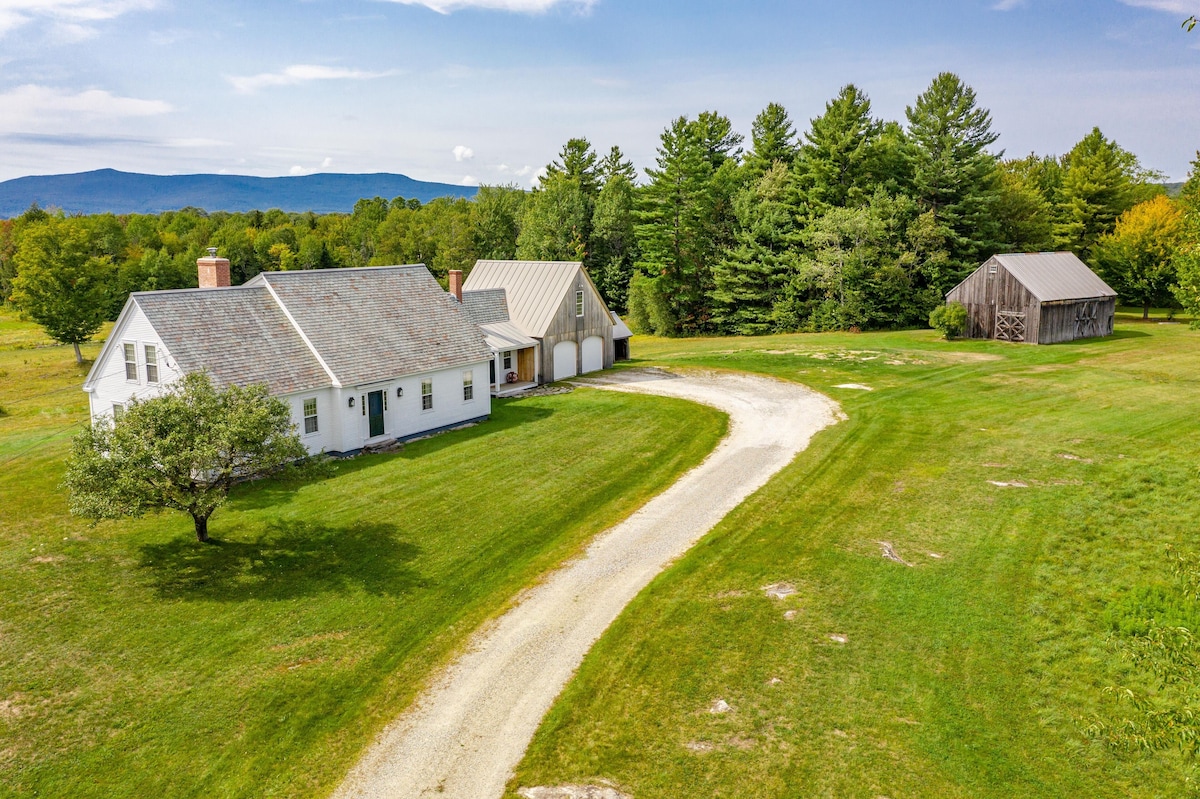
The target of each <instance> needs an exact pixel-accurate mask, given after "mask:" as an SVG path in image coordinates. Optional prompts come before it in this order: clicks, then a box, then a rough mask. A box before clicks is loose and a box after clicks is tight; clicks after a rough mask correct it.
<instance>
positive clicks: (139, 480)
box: [64, 373, 306, 541]
mask: <svg viewBox="0 0 1200 799" xmlns="http://www.w3.org/2000/svg"><path fill="white" fill-rule="evenodd" d="M305 455H306V453H305V449H304V446H303V445H302V444H301V443H300V438H299V436H298V435H297V434H296V430H295V426H294V425H293V424H292V421H291V416H290V413H289V411H288V406H287V405H286V403H284V402H282V401H281V400H278V399H275V398H273V397H271V396H270V395H269V394H268V393H267V389H266V387H265V386H248V387H245V388H240V387H237V386H231V387H229V388H226V389H218V388H216V387H214V386H213V383H212V381H211V380H210V379H209V378H208V376H207V375H205V374H202V373H194V374H189V375H186V376H185V377H184V378H183V379H182V380H180V381H179V382H177V383H176V384H175V385H173V386H171V387H170V388H169V389H168V390H167V392H166V393H165V394H163V395H161V396H158V397H153V398H150V399H144V400H137V399H135V400H133V401H131V402H130V403H129V405H127V406H126V408H125V411H124V413H123V414H122V415H121V417H120V418H119V419H116V420H115V421H114V420H113V419H112V418H111V417H104V418H102V419H100V420H98V421H96V422H95V423H93V424H92V426H91V427H89V428H87V429H85V430H82V431H81V432H80V433H79V435H77V436H76V437H75V440H74V442H73V444H72V450H71V457H70V461H69V463H68V465H67V473H66V477H65V479H64V485H65V486H66V487H67V489H69V490H70V494H71V495H70V509H71V512H72V513H74V514H76V515H78V516H83V517H86V518H89V519H116V518H120V517H125V516H134V517H138V516H142V515H144V514H145V513H147V512H148V511H154V510H161V509H170V510H177V511H182V512H183V513H187V514H189V515H190V516H191V517H192V521H193V524H194V527H195V530H196V538H197V540H199V541H208V520H209V518H210V517H211V516H212V514H213V512H214V511H216V510H217V508H219V507H221V505H222V504H224V502H225V500H226V498H227V497H228V495H229V490H230V488H232V487H233V486H234V484H235V483H237V482H239V481H242V480H248V479H252V478H258V477H263V476H266V475H269V474H273V473H276V472H279V471H281V470H283V469H285V468H287V467H289V466H291V465H293V464H295V463H297V462H298V461H300V460H301V459H303V458H304V457H305Z"/></svg>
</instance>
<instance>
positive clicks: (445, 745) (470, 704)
mask: <svg viewBox="0 0 1200 799" xmlns="http://www.w3.org/2000/svg"><path fill="white" fill-rule="evenodd" d="M581 382H586V383H587V384H588V385H591V386H594V387H597V388H607V389H613V390H619V391H634V392H639V393H646V394H659V395H663V396H669V397H679V398H682V399H688V400H693V401H695V402H700V403H703V404H706V405H711V406H713V407H716V408H719V409H720V410H722V411H724V412H725V413H727V414H729V418H730V425H729V434H728V435H727V436H726V437H725V438H724V439H723V440H722V441H721V443H720V444H719V445H718V446H717V448H716V449H715V450H714V451H713V452H712V454H711V455H709V457H708V458H707V459H705V461H704V462H703V463H701V464H700V465H699V466H697V467H696V468H695V469H693V470H692V471H690V472H688V473H687V474H685V475H683V476H682V477H681V478H680V479H679V480H678V481H677V482H676V483H675V484H674V485H672V486H671V487H670V488H668V489H667V490H666V491H664V492H663V493H662V494H660V495H658V496H657V497H655V498H654V499H652V500H650V501H649V502H648V503H646V505H644V506H643V507H642V508H641V509H640V510H638V511H637V512H635V513H634V514H633V515H632V516H630V517H629V518H628V519H626V520H625V521H624V522H621V523H620V524H618V525H616V526H615V527H612V528H611V529H609V530H606V531H605V532H603V533H601V534H600V535H599V536H597V537H596V539H595V540H594V541H593V542H592V543H591V545H590V546H589V547H588V548H587V550H586V552H585V553H584V554H583V555H582V556H581V557H580V558H578V559H577V560H573V561H571V562H569V563H567V564H565V565H564V566H562V567H561V568H559V569H558V570H557V571H554V572H552V573H551V574H549V575H548V576H547V577H546V579H545V580H544V581H543V582H541V583H539V584H538V585H537V586H535V587H534V588H533V589H531V590H530V591H528V592H527V593H526V594H525V595H524V596H522V597H521V598H520V601H519V604H518V605H517V606H516V607H514V608H513V609H512V610H510V611H509V612H508V613H506V614H505V615H504V616H502V617H500V618H499V619H497V620H496V621H495V622H493V623H491V624H489V625H487V626H486V627H484V628H482V629H480V630H479V631H477V632H476V633H475V635H474V637H473V638H472V640H471V641H470V643H469V644H468V647H467V650H466V652H465V654H463V655H462V656H461V657H459V659H458V660H457V661H456V662H454V663H453V664H451V665H450V666H449V667H448V668H447V669H446V670H445V672H443V673H442V674H441V675H440V676H438V677H437V678H435V679H434V681H433V682H432V684H431V685H430V687H429V688H428V689H427V690H426V691H425V692H424V693H423V694H422V695H421V696H420V697H419V698H418V699H417V701H416V702H415V703H414V704H413V706H412V707H411V708H410V709H409V710H408V711H407V712H406V713H404V714H403V715H402V716H400V718H398V719H397V720H396V721H395V722H393V723H392V724H391V725H389V726H388V728H387V729H385V730H384V731H383V733H382V734H381V735H380V737H379V738H378V739H377V740H376V741H375V743H374V744H372V745H371V747H370V748H369V749H368V750H367V752H366V754H365V755H364V756H363V758H362V759H361V760H360V761H359V763H358V764H357V765H356V766H355V767H354V768H353V769H352V770H351V772H350V774H349V775H348V776H347V777H346V780H345V782H343V783H342V785H341V786H340V787H339V788H338V790H337V791H336V792H335V793H334V796H335V797H339V799H349V797H379V798H380V799H381V798H382V797H388V799H407V798H408V797H443V798H444V799H489V798H490V797H499V796H501V795H502V794H503V792H504V786H505V784H506V783H507V781H508V779H509V777H510V776H511V774H512V770H513V768H514V767H515V766H516V765H517V763H518V762H519V761H520V759H521V757H522V755H523V754H524V752H525V748H526V747H527V746H528V745H529V741H530V740H531V739H532V738H533V734H534V733H535V732H536V731H537V728H538V725H539V724H540V723H541V720H542V717H543V716H544V715H545V714H546V712H547V711H548V710H549V709H550V706H551V704H553V702H554V700H555V698H556V697H557V696H558V694H559V693H560V692H561V691H562V689H563V687H564V686H565V685H566V684H567V681H568V680H569V679H570V678H571V675H572V674H574V672H575V670H576V669H577V668H578V667H579V664H580V662H582V660H583V657H584V655H586V654H587V652H588V649H590V648H591V646H592V644H593V643H594V642H595V641H596V639H597V638H599V637H600V635H601V633H603V632H604V630H605V629H606V628H607V627H608V626H609V624H611V623H612V622H613V621H614V620H615V619H616V618H617V616H618V614H620V612H621V610H622V609H623V608H624V607H625V606H626V605H627V604H628V603H629V602H630V601H631V600H632V599H633V598H634V597H635V596H637V594H638V592H639V591H641V590H642V589H643V588H645V587H646V585H648V584H649V583H650V581H651V580H652V579H654V577H655V576H656V575H657V574H659V572H661V571H662V570H663V569H664V568H666V567H667V566H668V565H670V563H671V562H672V561H674V560H675V559H677V558H678V557H680V556H681V555H683V554H684V553H685V552H687V551H688V549H689V548H690V547H691V546H692V545H693V544H695V543H696V542H697V541H699V540H700V538H701V537H702V536H703V535H704V534H705V533H707V532H708V531H709V530H711V529H712V528H713V527H714V526H715V525H716V524H717V522H719V521H720V520H721V519H722V518H723V517H724V516H725V515H726V514H727V513H729V512H730V511H731V510H733V509H734V508H736V507H737V506H738V505H739V504H741V502H742V501H743V500H744V499H746V497H748V496H749V495H750V494H752V493H753V492H754V491H756V490H757V489H759V488H761V487H762V486H763V485H764V484H765V483H766V482H767V481H768V480H769V479H770V478H771V476H772V475H774V474H775V473H776V472H778V471H779V470H780V469H782V468H783V467H784V466H786V465H787V464H788V463H790V462H791V461H792V459H793V458H794V457H795V456H796V454H797V453H798V452H800V451H801V450H803V449H804V448H805V447H806V446H807V445H808V442H809V439H811V438H812V436H813V435H814V434H815V433H817V432H818V431H820V430H821V429H823V428H824V427H826V426H828V425H831V424H834V423H835V422H837V421H838V420H839V419H840V418H842V416H841V411H840V410H839V408H838V406H837V404H836V403H835V402H833V401H832V400H830V399H829V398H827V397H825V396H823V395H821V394H817V393H816V392H813V391H810V390H809V389H806V388H804V387H803V386H799V385H796V384H794V383H786V382H783V381H778V380H772V379H770V378H766V377H756V376H751V375H742V374H721V373H694V372H689V373H684V374H682V375H676V374H669V373H666V372H661V371H658V370H629V371H622V372H610V373H605V374H602V375H599V376H597V377H596V378H592V379H589V380H586V381H581ZM614 434H615V435H619V434H620V431H614Z"/></svg>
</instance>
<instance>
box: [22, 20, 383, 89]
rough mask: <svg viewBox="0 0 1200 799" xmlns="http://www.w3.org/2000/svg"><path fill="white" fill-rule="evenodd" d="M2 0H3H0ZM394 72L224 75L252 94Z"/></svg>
mask: <svg viewBox="0 0 1200 799" xmlns="http://www.w3.org/2000/svg"><path fill="white" fill-rule="evenodd" d="M0 2H3V0H0ZM395 74H396V70H394V69H392V70H387V71H386V72H367V71H365V70H361V69H347V68H345V67H326V66H320V65H316V64H293V65H292V66H290V67H285V68H284V69H282V70H280V71H279V72H263V73H260V74H258V75H242V76H239V75H230V76H227V77H226V80H228V81H229V82H230V83H231V84H232V85H233V88H234V90H236V91H237V92H239V93H241V94H253V93H254V92H256V91H258V90H259V89H265V88H268V87H271V86H296V85H298V84H301V83H309V82H311V81H315V80H375V79H376V78H387V77H390V76H392V75H395Z"/></svg>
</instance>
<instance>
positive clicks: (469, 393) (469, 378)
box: [463, 371, 475, 402]
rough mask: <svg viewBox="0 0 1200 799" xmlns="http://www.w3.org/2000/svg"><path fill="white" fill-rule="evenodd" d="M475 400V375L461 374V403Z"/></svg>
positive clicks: (472, 373) (468, 372)
mask: <svg viewBox="0 0 1200 799" xmlns="http://www.w3.org/2000/svg"><path fill="white" fill-rule="evenodd" d="M473 399H475V373H474V372H470V371H467V372H463V402H470V401H471V400H473Z"/></svg>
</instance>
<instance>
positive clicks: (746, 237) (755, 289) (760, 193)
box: [711, 160, 800, 336]
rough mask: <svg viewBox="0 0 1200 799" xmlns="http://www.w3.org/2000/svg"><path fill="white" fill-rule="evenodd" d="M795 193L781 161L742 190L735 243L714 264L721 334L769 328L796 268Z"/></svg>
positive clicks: (736, 205)
mask: <svg viewBox="0 0 1200 799" xmlns="http://www.w3.org/2000/svg"><path fill="white" fill-rule="evenodd" d="M795 195H796V185H795V176H794V175H793V173H792V171H791V169H790V168H789V166H788V165H787V164H786V163H785V162H784V161H780V160H777V161H775V162H774V163H773V165H772V166H770V167H769V168H768V169H767V171H766V172H765V173H764V174H763V175H762V177H760V178H759V179H758V180H756V181H755V182H754V183H752V184H750V185H749V186H746V187H745V188H744V189H742V191H741V192H739V194H738V197H737V199H736V200H735V202H734V209H735V212H736V214H737V220H738V225H739V230H738V233H737V241H736V245H735V246H734V247H733V249H731V250H730V251H729V252H728V253H727V254H726V256H725V257H724V258H723V259H722V260H721V262H720V263H719V264H717V265H716V266H715V267H714V268H713V284H714V287H713V290H712V295H711V296H712V305H713V324H714V325H715V326H716V328H717V330H719V331H720V332H722V333H727V334H737V335H745V336H752V335H759V334H762V333H767V332H770V330H771V327H772V320H771V310H772V307H773V306H774V304H775V302H776V301H777V299H778V296H779V294H780V292H781V291H782V289H783V286H784V285H785V284H786V283H787V281H788V280H789V279H790V278H791V276H792V275H793V274H794V273H795V271H796V269H797V266H798V258H799V249H800V229H799V224H798V221H797V218H796V205H797V203H796V196H795Z"/></svg>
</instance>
